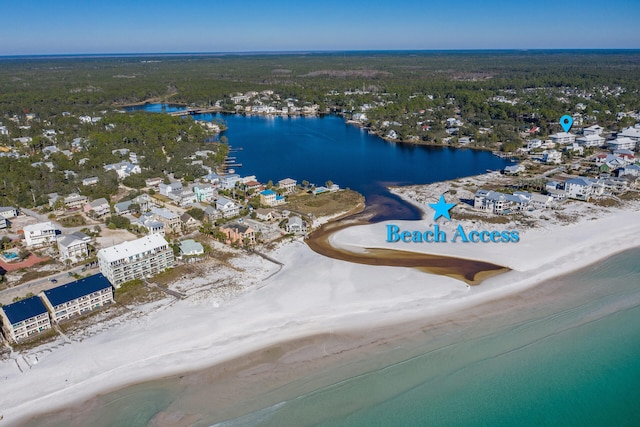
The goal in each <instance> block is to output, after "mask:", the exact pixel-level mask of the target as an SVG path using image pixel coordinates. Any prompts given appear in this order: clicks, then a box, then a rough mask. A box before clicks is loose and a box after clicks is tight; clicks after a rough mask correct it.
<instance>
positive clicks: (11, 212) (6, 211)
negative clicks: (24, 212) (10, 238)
mask: <svg viewBox="0 0 640 427" xmlns="http://www.w3.org/2000/svg"><path fill="white" fill-rule="evenodd" d="M17 216H18V209H16V208H14V207H13V206H1V207H0V217H2V218H5V219H11V218H15V217H17Z"/></svg>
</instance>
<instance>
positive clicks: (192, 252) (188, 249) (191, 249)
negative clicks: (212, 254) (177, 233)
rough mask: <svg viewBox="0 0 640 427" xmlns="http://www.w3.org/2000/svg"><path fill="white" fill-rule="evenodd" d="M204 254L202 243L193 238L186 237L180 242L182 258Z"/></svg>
mask: <svg viewBox="0 0 640 427" xmlns="http://www.w3.org/2000/svg"><path fill="white" fill-rule="evenodd" d="M200 255H204V247H203V246H202V243H200V242H196V241H195V240H193V239H186V240H183V241H181V242H180V258H182V257H185V256H186V257H194V256H200Z"/></svg>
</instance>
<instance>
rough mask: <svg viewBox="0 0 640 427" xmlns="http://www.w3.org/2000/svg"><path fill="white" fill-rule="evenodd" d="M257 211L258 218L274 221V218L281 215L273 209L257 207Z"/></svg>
mask: <svg viewBox="0 0 640 427" xmlns="http://www.w3.org/2000/svg"><path fill="white" fill-rule="evenodd" d="M255 212H256V218H258V219H259V220H262V221H273V220H274V219H277V218H280V217H281V215H280V213H279V212H278V211H275V210H273V209H265V208H259V209H256V210H255Z"/></svg>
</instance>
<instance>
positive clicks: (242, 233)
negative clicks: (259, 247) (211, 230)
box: [220, 222, 256, 246]
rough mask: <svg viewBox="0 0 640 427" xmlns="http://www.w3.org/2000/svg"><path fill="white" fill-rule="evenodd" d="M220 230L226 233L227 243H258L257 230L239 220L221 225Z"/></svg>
mask: <svg viewBox="0 0 640 427" xmlns="http://www.w3.org/2000/svg"><path fill="white" fill-rule="evenodd" d="M220 231H221V232H223V233H224V234H225V235H226V239H225V243H226V244H228V245H229V244H233V243H238V244H240V245H243V246H244V245H253V244H255V243H256V233H255V231H254V230H253V229H252V228H251V227H249V226H248V225H245V224H240V223H237V222H234V223H228V224H225V225H223V226H221V227H220Z"/></svg>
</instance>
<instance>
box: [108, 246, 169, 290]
mask: <svg viewBox="0 0 640 427" xmlns="http://www.w3.org/2000/svg"><path fill="white" fill-rule="evenodd" d="M98 265H99V266H100V272H101V273H102V274H103V275H104V276H105V277H106V278H107V279H109V282H111V284H112V285H113V286H115V287H116V289H117V288H119V287H120V285H121V284H122V283H125V282H128V281H130V280H134V279H145V278H147V277H150V276H154V275H156V274H158V273H161V272H163V271H164V270H166V269H168V268H173V266H174V265H175V259H174V257H173V249H171V247H170V246H169V243H167V241H166V240H165V239H164V237H162V236H160V235H158V234H151V235H149V236H145V237H142V238H141V239H137V240H132V241H130V242H124V243H120V244H119V245H115V246H111V247H109V248H104V249H100V250H99V251H98Z"/></svg>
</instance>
